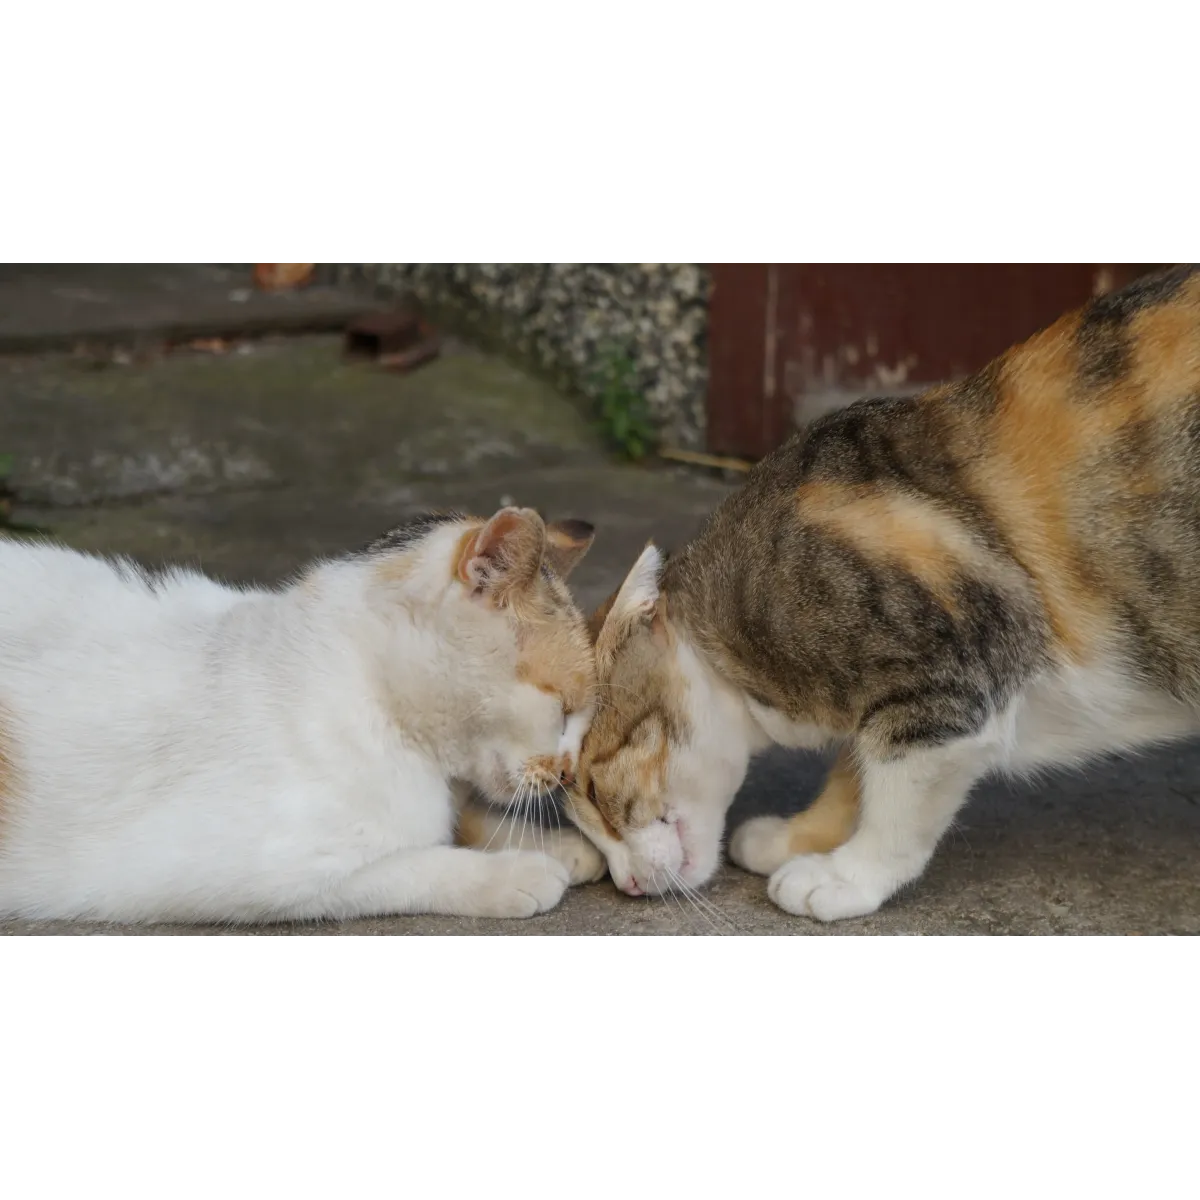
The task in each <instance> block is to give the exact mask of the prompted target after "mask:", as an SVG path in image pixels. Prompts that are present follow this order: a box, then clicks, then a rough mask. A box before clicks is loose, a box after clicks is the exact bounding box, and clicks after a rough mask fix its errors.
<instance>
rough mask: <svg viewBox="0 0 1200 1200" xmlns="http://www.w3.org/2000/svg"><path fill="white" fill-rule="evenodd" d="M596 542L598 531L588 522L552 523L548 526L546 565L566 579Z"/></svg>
mask: <svg viewBox="0 0 1200 1200" xmlns="http://www.w3.org/2000/svg"><path fill="white" fill-rule="evenodd" d="M595 540H596V530H595V529H594V528H593V527H592V526H591V525H589V524H588V523H587V522H586V521H552V522H551V523H550V524H549V525H547V526H546V565H547V566H548V567H549V568H550V569H551V570H552V571H553V572H554V573H555V574H556V575H557V576H558V577H559V579H566V577H567V576H568V575H570V573H571V572H572V571H573V570H575V568H576V567H577V566H578V565H579V560H580V559H581V558H583V556H584V555H585V554H586V553H587V552H588V551H589V550H590V549H591V547H592V542H594V541H595Z"/></svg>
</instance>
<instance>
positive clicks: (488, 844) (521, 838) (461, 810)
mask: <svg viewBox="0 0 1200 1200" xmlns="http://www.w3.org/2000/svg"><path fill="white" fill-rule="evenodd" d="M456 799H459V804H458V828H457V831H456V834H455V841H456V842H457V843H458V844H459V845H460V846H471V847H473V848H474V849H476V850H486V851H489V852H490V851H499V850H510V849H512V850H539V851H541V852H542V853H544V854H548V855H550V857H551V858H554V859H556V860H557V861H558V862H560V863H562V865H563V866H564V867H566V869H567V874H568V876H569V878H570V882H571V886H572V887H579V886H580V885H581V884H585V883H595V882H596V880H598V879H603V878H604V876H605V874H606V873H607V872H608V863H607V862H606V861H605V859H604V855H603V854H601V853H600V851H599V850H597V849H596V847H595V846H593V845H592V843H591V842H589V841H588V840H587V838H585V837H584V836H583V834H581V833H580V832H579V831H578V830H576V829H574V828H572V827H571V826H569V825H565V826H563V827H561V828H555V829H547V828H545V827H544V826H542V825H535V823H534V820H533V819H532V818H527V819H525V820H521V819H519V818H516V817H513V816H511V815H509V814H507V813H502V812H497V811H496V810H495V809H493V808H489V807H488V806H486V805H484V804H480V803H479V802H478V801H476V800H473V799H471V798H470V797H469V796H465V797H461V798H459V797H458V796H457V795H456Z"/></svg>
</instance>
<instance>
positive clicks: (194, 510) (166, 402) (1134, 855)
mask: <svg viewBox="0 0 1200 1200" xmlns="http://www.w3.org/2000/svg"><path fill="white" fill-rule="evenodd" d="M0 452H3V453H4V454H11V455H13V456H14V458H15V464H16V468H15V477H14V478H15V483H16V486H17V488H18V491H19V493H20V494H21V496H22V498H23V504H22V507H21V508H20V509H19V510H18V513H17V516H18V519H19V520H21V521H23V522H28V523H33V524H36V525H38V526H41V527H44V528H46V529H48V530H49V531H50V532H51V533H52V534H53V536H55V537H57V538H59V539H61V540H62V541H64V542H66V543H68V544H70V545H73V546H77V547H80V548H84V549H89V550H100V551H107V552H115V553H122V554H130V555H133V556H135V557H137V558H139V559H141V560H143V561H144V562H147V563H150V564H155V563H162V562H171V561H183V562H188V563H193V564H198V565H200V566H202V567H203V568H204V569H205V570H207V571H209V572H212V573H214V574H216V575H218V576H221V577H224V578H227V579H232V580H258V581H273V580H279V579H281V578H283V577H285V576H287V575H288V574H289V573H290V572H292V571H293V570H294V569H295V568H296V567H297V566H299V565H300V564H301V563H303V562H304V561H305V560H306V559H307V558H309V557H311V556H313V555H319V554H329V553H336V552H338V551H341V550H345V549H348V548H353V547H357V546H359V545H361V544H363V543H365V542H366V541H368V540H369V539H370V538H371V537H373V536H374V535H376V534H377V533H379V532H381V531H383V530H385V529H387V528H388V527H389V526H391V525H393V524H395V523H396V522H397V521H398V520H400V519H402V518H403V517H404V516H405V515H406V514H409V513H412V512H415V511H419V510H420V509H423V508H427V507H431V506H456V507H463V508H467V509H471V510H474V511H477V512H480V513H485V512H489V511H491V510H493V509H495V508H496V507H498V506H499V505H500V504H501V503H504V502H507V501H508V500H510V499H514V500H516V501H517V502H519V503H522V504H528V505H534V506H537V507H538V508H540V509H542V510H543V511H544V512H545V513H547V515H550V516H580V517H585V518H587V519H588V520H591V521H592V522H593V523H594V524H595V525H596V526H597V529H598V537H597V542H596V545H595V548H594V549H593V551H592V553H591V555H590V556H589V558H588V559H587V560H586V561H585V563H584V564H583V565H582V566H581V567H580V569H579V571H578V573H577V576H576V587H577V590H578V591H579V593H580V594H581V596H582V598H583V600H584V601H585V602H586V603H588V604H592V603H596V602H598V601H599V600H601V599H602V598H603V597H604V596H605V595H606V594H607V593H608V592H609V591H610V590H611V589H612V588H613V587H614V586H615V585H616V584H617V583H618V582H619V580H620V577H621V574H622V572H623V570H624V569H625V568H626V567H627V566H628V565H629V564H630V563H631V562H632V560H633V558H634V556H635V555H636V553H637V551H638V550H639V549H640V548H641V546H642V545H643V544H644V543H645V541H646V540H647V538H649V537H650V536H651V535H653V536H655V537H657V538H659V539H660V540H661V541H662V542H663V544H665V545H668V546H669V545H671V544H672V543H676V544H677V543H678V542H679V541H680V540H682V539H683V538H685V537H686V536H687V535H688V534H689V532H690V531H691V530H692V529H694V528H695V526H696V525H697V523H698V522H699V520H700V519H701V518H702V517H703V516H704V514H705V513H707V512H708V511H709V510H710V509H711V508H713V507H714V506H715V505H716V504H717V503H719V501H720V500H721V498H722V496H723V495H725V494H726V492H727V491H728V489H729V487H730V486H732V485H730V484H727V483H725V482H721V481H718V480H716V479H713V478H709V477H706V476H702V475H697V474H691V473H687V472H683V471H679V470H668V469H661V468H654V469H647V468H638V467H629V466H623V465H618V464H615V463H614V462H612V461H611V460H610V459H609V458H608V456H607V455H606V454H605V453H604V451H603V450H602V448H601V447H600V445H599V444H598V442H597V439H596V437H595V435H594V433H593V431H592V430H591V429H590V427H589V425H588V423H587V421H586V420H585V419H584V418H583V416H582V415H581V414H580V413H579V411H578V410H577V408H576V407H575V406H574V405H573V403H572V402H570V401H568V400H566V399H564V398H563V397H561V396H559V395H558V394H556V393H555V392H554V391H553V390H552V389H550V388H548V387H547V386H545V385H543V384H542V383H540V382H537V381H535V380H533V379H531V378H529V377H527V376H526V375H524V374H522V373H520V372H519V371H516V370H514V369H513V368H511V367H510V366H508V365H506V364H504V363H502V362H500V361H498V360H496V359H494V358H491V357H487V356H485V355H482V354H478V353H475V352H473V351H472V350H470V349H468V348H466V347H462V346H455V345H453V344H452V345H450V346H449V347H448V349H447V352H446V354H445V355H444V356H443V357H442V358H441V359H440V360H439V361H437V362H434V363H433V364H431V365H429V366H427V367H425V368H423V369H421V370H419V371H417V372H416V373H414V374H413V375H411V376H397V375H392V374H389V373H386V372H382V371H378V370H376V369H373V368H372V367H370V366H368V365H362V364H353V365H351V364H347V363H345V362H343V360H342V358H341V355H340V353H339V341H338V339H337V338H336V337H335V336H304V337H293V338H289V339H280V340H266V341H261V342H258V343H255V344H252V345H249V346H247V347H244V348H243V349H242V350H240V351H235V352H232V353H228V354H225V355H212V354H208V353H200V352H192V351H186V350H181V351H175V352H171V353H163V354H156V353H154V352H152V351H148V352H145V353H143V354H142V355H141V356H139V357H138V358H137V359H136V360H135V361H134V362H132V363H130V362H127V361H126V359H125V358H124V357H123V356H117V360H116V361H115V362H114V361H112V360H111V359H106V358H104V357H103V356H101V357H100V358H97V357H96V356H95V355H86V356H73V355H71V354H69V353H65V352H64V353H58V352H42V353H39V354H36V355H29V356H26V357H11V356H10V357H5V358H0ZM820 773H821V763H820V762H819V761H817V760H816V759H814V758H812V757H811V756H804V755H793V754H782V753H781V754H772V755H769V756H767V757H766V758H765V759H764V760H763V761H761V762H760V763H759V764H758V765H757V766H756V768H755V769H754V771H753V773H752V776H751V778H750V780H749V782H748V783H747V785H746V788H745V790H744V792H743V794H742V796H741V797H740V798H739V800H738V803H737V807H736V810H735V818H734V819H735V820H741V819H744V818H745V817H746V816H749V815H751V814H755V813H759V812H779V813H786V812H791V811H795V810H797V809H799V808H801V807H803V805H804V804H806V803H807V802H808V800H809V799H810V798H811V797H812V796H813V794H814V793H815V790H816V788H817V786H818V784H819V780H820ZM1198 883H1200V750H1198V749H1197V748H1195V747H1188V748H1184V749H1175V750H1172V751H1169V752H1165V753H1161V754H1157V755H1153V756H1148V757H1146V758H1143V759H1140V760H1138V761H1136V762H1125V763H1105V764H1100V765H1098V766H1096V767H1094V768H1093V769H1092V770H1091V771H1090V772H1089V773H1087V774H1086V775H1074V776H1064V777H1058V778H1050V779H1047V780H1044V781H1043V782H1042V783H1041V784H1039V785H1037V786H1029V787H1010V786H1006V785H1003V784H996V785H992V786H987V787H985V788H983V789H982V790H981V791H980V793H979V794H978V795H977V796H976V797H975V799H974V800H973V801H972V802H971V804H970V805H969V807H968V808H967V810H966V811H965V812H964V813H963V815H962V818H961V820H960V822H959V826H958V828H957V829H956V830H955V832H954V833H953V834H952V835H951V836H950V837H949V838H948V839H947V840H946V842H945V844H944V845H943V846H942V848H941V849H940V850H939V852H938V854H937V857H936V859H935V861H934V863H933V865H932V867H931V869H930V871H929V872H928V874H927V876H926V877H925V879H923V880H922V881H921V882H920V884H919V885H918V886H916V887H915V888H914V889H912V890H911V891H910V892H909V893H907V894H906V895H904V896H903V897H901V898H899V899H897V900H896V901H894V902H893V903H892V904H890V905H889V906H888V907H887V908H886V909H885V910H884V911H883V912H881V913H879V914H878V915H876V916H875V917H872V918H869V919H866V920H861V921H856V922H849V923H846V924H843V925H839V926H836V927H833V929H832V930H830V929H827V928H824V927H820V926H817V925H814V924H811V923H809V922H806V921H802V920H798V919H795V918H791V917H788V916H786V915H785V914H783V913H782V912H779V911H778V910H776V909H775V908H774V907H773V906H772V905H771V904H770V902H769V901H768V900H767V898H766V894H765V884H764V881H762V880H759V879H753V878H750V877H748V876H746V875H743V874H742V873H741V872H739V871H737V870H736V869H734V868H726V869H725V870H723V871H722V873H721V875H720V876H719V878H718V879H717V880H716V882H715V883H714V884H713V885H712V887H711V888H710V889H709V890H708V892H707V895H706V899H707V901H708V902H709V904H710V905H711V906H712V907H713V908H714V909H715V910H716V911H717V914H718V915H716V916H711V915H705V914H701V913H698V912H696V911H695V910H693V909H691V908H689V907H688V906H687V905H686V904H684V905H682V906H681V905H679V904H677V903H674V902H665V901H662V900H631V899H629V898H627V897H624V896H622V895H620V894H619V893H617V892H616V891H615V889H614V888H613V887H612V885H611V883H609V882H608V881H605V882H603V883H601V884H596V885H593V886H591V887H588V888H584V889H580V890H578V891H574V892H572V893H570V894H569V895H568V896H567V898H566V900H565V901H564V903H563V904H562V906H561V907H560V908H559V909H558V910H556V911H555V912H553V913H550V914H547V915H546V916H544V917H541V918H539V919H536V920H533V921H529V922H511V923H499V922H487V921H469V920H457V919H446V918H395V919H389V920H372V921H359V922H353V923H349V924H344V925H333V924H329V925H325V924H321V925H305V926H287V927H278V928H273V929H271V930H270V931H269V932H271V933H285V934H401V933H404V934H416V933H420V934H463V933H467V934H480V933H488V934H491V933H506V934H522V935H524V934H604V935H613V934H682V933H689V934H708V933H714V932H721V933H730V932H740V933H747V934H790V935H801V934H817V933H821V934H824V933H829V932H836V933H841V934H869V933H886V934H979V933H1007V934H1140V935H1151V934H1170V933H1177V934H1188V933H1191V934H1195V933H1200V886H1198ZM0 932H4V933H9V934H18V933H39V934H41V933H55V934H57V933H69V934H82V933H104V934H109V933H147V932H148V933H163V932H186V933H221V932H228V931H225V930H220V929H192V928H176V927H156V928H153V929H148V930H139V929H121V928H114V927H108V926H93V925H75V924H58V923H53V924H40V925H39V924H30V923H23V922H7V923H0Z"/></svg>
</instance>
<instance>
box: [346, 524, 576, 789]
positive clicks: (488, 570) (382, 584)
mask: <svg viewBox="0 0 1200 1200" xmlns="http://www.w3.org/2000/svg"><path fill="white" fill-rule="evenodd" d="M592 538H593V530H592V527H591V526H590V525H588V524H586V523H585V522H583V521H559V522H555V523H552V524H549V525H547V524H546V523H544V522H543V520H542V518H541V517H540V516H539V515H538V514H537V513H536V512H534V511H533V510H532V509H527V508H511V507H510V508H504V509H501V511H500V512H498V513H497V514H496V515H495V516H494V517H492V518H491V520H484V519H481V518H473V517H465V516H461V515H458V514H449V515H435V516H423V517H419V518H417V519H416V520H414V521H410V522H409V523H408V524H406V525H405V526H402V527H401V528H399V529H396V530H393V531H392V532H391V533H390V534H388V535H386V536H385V537H382V538H380V539H379V540H377V541H376V542H375V543H373V544H372V545H371V546H370V547H368V548H367V550H366V551H365V552H364V558H365V560H366V562H367V564H368V570H369V573H370V578H371V581H372V582H371V587H372V591H373V595H374V600H375V603H374V607H375V609H376V611H377V612H382V613H384V614H385V619H386V621H387V623H388V629H389V630H390V633H389V637H390V638H391V643H390V650H389V656H388V673H389V676H390V681H389V683H388V692H389V696H390V700H389V703H390V706H391V708H392V711H393V713H394V714H395V720H396V723H397V725H398V726H399V727H401V728H402V729H404V730H406V731H407V730H409V729H411V730H421V731H423V735H424V737H425V739H426V743H427V746H428V749H429V750H430V751H431V753H432V754H433V755H435V756H436V757H437V759H438V761H439V763H440V765H441V766H442V767H443V769H444V770H445V771H446V773H447V774H450V775H452V776H454V777H456V778H460V779H464V780H466V781H467V782H469V783H472V784H474V785H475V786H476V787H478V788H479V789H480V790H481V791H483V792H484V793H485V794H486V795H488V796H489V797H490V798H492V799H493V800H497V801H500V802H508V801H510V800H512V799H513V797H514V795H516V794H518V793H544V792H547V791H550V790H553V789H554V788H556V787H557V786H558V785H559V782H560V780H561V779H562V778H563V777H564V776H565V777H567V778H570V777H571V776H573V774H574V773H575V771H576V769H577V764H578V757H579V752H580V746H581V743H582V740H583V736H584V734H585V733H586V732H587V729H588V726H589V724H590V722H591V719H592V713H593V709H594V704H595V693H596V672H595V658H594V655H593V652H592V645H591V638H590V636H589V634H588V630H587V623H586V619H585V617H584V615H583V614H582V613H581V612H580V610H579V609H578V607H577V606H576V604H575V602H574V600H573V599H572V597H571V594H570V592H569V591H568V589H567V587H566V584H565V582H564V580H565V579H566V577H567V576H568V575H569V574H570V573H571V571H572V570H573V569H574V567H575V566H576V565H577V564H578V563H579V561H580V559H582V558H583V556H584V555H585V554H586V553H587V551H588V548H589V547H590V546H591V544H592Z"/></svg>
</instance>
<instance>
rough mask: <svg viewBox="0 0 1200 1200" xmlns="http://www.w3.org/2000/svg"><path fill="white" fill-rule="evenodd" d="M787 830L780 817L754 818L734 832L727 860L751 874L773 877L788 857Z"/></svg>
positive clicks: (789, 855)
mask: <svg viewBox="0 0 1200 1200" xmlns="http://www.w3.org/2000/svg"><path fill="white" fill-rule="evenodd" d="M790 827H791V823H790V822H789V821H785V820H784V819H783V817H755V818H754V820H752V821H747V822H746V823H745V824H744V825H739V826H738V828H737V829H736V830H735V831H734V834H733V837H732V838H731V839H730V841H729V857H730V858H731V859H732V860H733V861H734V862H735V863H736V864H737V865H738V866H739V867H741V868H742V870H743V871H749V872H750V873H751V874H752V875H773V874H774V873H775V872H776V871H778V870H779V868H780V867H781V866H783V864H784V863H785V862H787V860H788V859H789V858H791V853H790V851H789V850H788V842H789V841H790V840H791V839H790V833H789V831H790Z"/></svg>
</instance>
